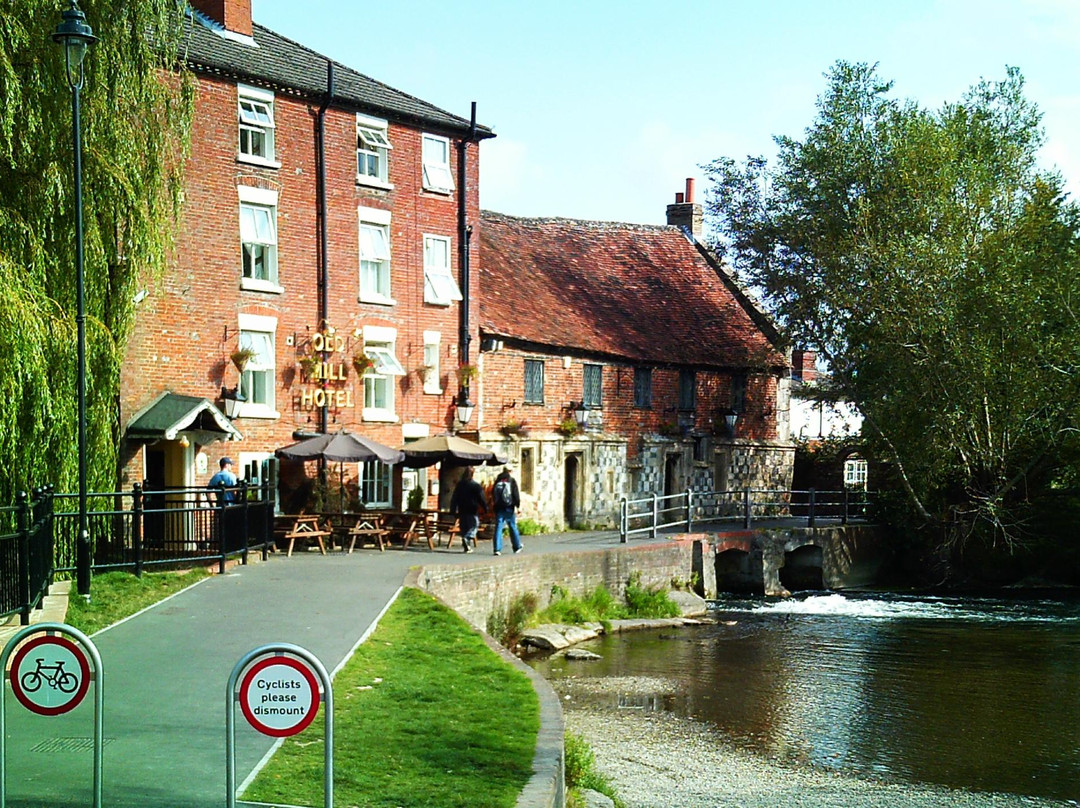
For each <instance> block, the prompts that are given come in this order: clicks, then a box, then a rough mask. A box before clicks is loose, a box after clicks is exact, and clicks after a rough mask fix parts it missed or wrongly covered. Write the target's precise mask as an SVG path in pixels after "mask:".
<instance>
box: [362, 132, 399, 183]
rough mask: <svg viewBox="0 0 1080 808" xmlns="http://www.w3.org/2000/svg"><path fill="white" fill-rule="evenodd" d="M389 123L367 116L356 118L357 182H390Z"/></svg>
mask: <svg viewBox="0 0 1080 808" xmlns="http://www.w3.org/2000/svg"><path fill="white" fill-rule="evenodd" d="M388 131H389V130H388V127H387V123H386V121H384V120H380V119H379V118H369V117H367V116H366V115H357V116H356V181H357V182H359V183H362V184H365V185H386V184H388V183H389V181H390V179H389V178H390V149H392V148H393V146H391V145H390V140H389V138H388V137H387V134H388Z"/></svg>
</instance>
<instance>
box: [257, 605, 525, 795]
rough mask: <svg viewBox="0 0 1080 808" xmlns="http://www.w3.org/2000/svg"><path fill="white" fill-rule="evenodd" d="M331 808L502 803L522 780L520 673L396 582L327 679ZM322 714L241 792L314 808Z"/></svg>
mask: <svg viewBox="0 0 1080 808" xmlns="http://www.w3.org/2000/svg"><path fill="white" fill-rule="evenodd" d="M334 711H335V712H334V758H335V760H336V761H337V765H336V766H335V768H334V792H335V804H337V805H363V806H365V808H399V807H400V808H420V807H421V806H431V805H437V806H441V807H442V808H475V806H479V805H483V806H491V808H512V806H514V805H515V803H516V802H517V799H518V796H519V795H520V794H521V791H522V789H523V788H524V787H525V784H526V783H527V782H528V781H529V778H530V777H531V776H532V760H533V755H534V754H535V750H536V737H537V733H538V731H539V728H540V707H539V703H538V701H537V697H536V693H535V691H534V690H533V688H532V684H531V683H530V682H529V680H528V678H527V677H526V676H525V675H524V674H522V673H520V672H519V671H517V670H516V669H514V668H513V667H512V666H510V665H508V664H507V663H506V662H505V661H504V660H503V659H501V658H500V657H499V656H498V655H497V654H495V653H494V652H493V651H492V650H491V649H490V648H488V647H487V645H486V644H485V643H484V641H483V638H481V637H480V635H479V634H478V633H477V632H475V631H474V630H473V629H472V628H471V627H470V626H469V625H468V624H466V623H465V622H464V621H463V620H462V619H461V618H460V617H458V616H457V615H456V614H454V613H453V612H452V611H450V610H449V609H447V608H445V607H443V606H441V605H440V604H439V603H438V602H436V601H435V599H434V598H432V597H431V596H429V595H427V594H425V593H423V592H420V591H419V590H416V589H405V590H404V591H402V593H401V595H400V596H399V597H398V599H397V600H396V601H394V603H393V605H392V606H391V607H390V608H389V610H387V612H386V614H385V615H384V616H383V617H382V619H381V620H380V621H379V625H378V627H377V628H376V629H375V632H374V633H373V634H372V635H371V637H370V638H368V640H367V641H366V642H364V643H363V644H362V645H361V646H360V647H359V648H357V649H356V652H355V653H354V654H353V656H352V657H351V658H350V659H349V661H348V662H346V664H345V666H344V667H343V668H342V669H341V670H340V671H339V672H338V674H337V675H336V676H335V678H334ZM322 732H323V722H322V719H321V717H320V718H319V719H317V720H316V721H315V722H314V723H313V724H312V725H311V727H309V728H308V729H306V730H305V731H304V732H303V733H301V734H300V735H297V736H295V737H294V738H289V739H286V740H285V742H284V744H283V745H282V747H281V748H280V749H279V750H278V751H277V752H276V753H275V755H274V758H273V760H272V761H270V764H269V765H268V766H266V767H265V768H264V769H263V770H262V771H261V772H260V773H259V775H258V776H257V777H256V778H255V781H254V783H253V784H252V785H251V786H250V788H248V789H247V792H246V793H245V794H244V799H245V800H247V801H255V802H264V803H269V804H276V805H322V804H323V788H322V780H323V765H322V764H323V752H324V749H323V744H322V743H321V742H320V741H321V739H322Z"/></svg>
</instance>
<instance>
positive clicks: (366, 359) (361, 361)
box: [352, 352, 375, 376]
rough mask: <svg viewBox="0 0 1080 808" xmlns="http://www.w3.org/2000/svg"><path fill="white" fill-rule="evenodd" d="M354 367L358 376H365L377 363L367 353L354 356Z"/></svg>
mask: <svg viewBox="0 0 1080 808" xmlns="http://www.w3.org/2000/svg"><path fill="white" fill-rule="evenodd" d="M352 366H353V370H355V371H356V375H357V376H363V375H364V374H365V373H367V372H368V371H369V370H371V369H372V368H373V367H375V362H374V360H372V358H371V357H370V356H368V355H367V354H366V353H363V352H361V353H358V354H353V358H352Z"/></svg>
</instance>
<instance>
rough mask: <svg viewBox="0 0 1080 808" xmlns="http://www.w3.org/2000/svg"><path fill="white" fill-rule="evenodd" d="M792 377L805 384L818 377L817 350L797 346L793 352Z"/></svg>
mask: <svg viewBox="0 0 1080 808" xmlns="http://www.w3.org/2000/svg"><path fill="white" fill-rule="evenodd" d="M791 378H793V379H795V380H797V381H801V382H802V383H803V384H809V383H810V382H812V381H814V379H816V378H817V351H806V350H803V349H801V348H797V349H795V350H794V351H792V352H791Z"/></svg>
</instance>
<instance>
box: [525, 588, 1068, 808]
mask: <svg viewBox="0 0 1080 808" xmlns="http://www.w3.org/2000/svg"><path fill="white" fill-rule="evenodd" d="M717 621H718V622H717V623H716V624H715V625H712V624H710V625H706V626H700V627H689V628H685V629H680V630H679V631H678V632H677V633H675V634H672V633H671V630H670V629H666V630H664V632H663V633H660V632H651V631H650V632H640V633H633V634H626V635H617V636H614V637H609V638H602V639H601V640H598V641H595V642H593V643H590V644H589V645H588V647H589V648H590V649H591V650H594V651H596V652H597V653H599V654H601V655H602V656H603V659H602V660H600V661H596V662H589V663H568V662H567V661H566V660H565V659H562V658H561V657H556V658H549V659H544V660H538V661H536V662H535V663H534V664H535V666H536V667H537V668H538V669H539V670H541V672H543V673H544V675H546V676H548V677H549V678H561V677H588V678H590V679H591V678H592V677H602V678H603V679H604V681H607V682H610V683H612V684H616V686H614V687H610V688H608V687H603V686H601V687H598V688H590V689H589V691H588V692H587V693H585V694H584V695H581V696H578V695H575V700H577V701H581V700H587V701H589V702H590V703H595V704H598V705H602V706H605V707H608V708H611V709H624V710H631V709H637V710H653V711H659V710H663V711H670V712H675V713H678V714H682V715H687V716H692V717H695V718H698V719H701V720H705V721H709V722H711V723H712V724H713V725H715V726H716V727H717V728H718V729H719V730H720V731H721V733H722V734H723V735H724V736H726V737H727V738H728V739H729V740H730V741H731V742H733V743H735V744H738V745H740V746H743V747H745V748H748V749H751V750H753V751H756V752H758V753H759V754H764V755H768V756H770V757H774V758H778V759H781V760H784V761H788V762H793V763H799V764H803V765H811V766H815V767H819V768H829V769H838V770H843V771H845V772H848V773H852V774H855V775H859V776H864V777H873V778H879V779H885V780H892V781H901V782H925V783H936V784H941V785H946V786H950V787H955V788H966V789H975V790H982V791H1001V792H1007V793H1014V794H1024V795H1031V796H1039V797H1050V798H1057V799H1075V798H1077V797H1078V796H1080V606H1078V605H1077V604H1075V603H1062V602H1056V601H1040V602H1035V603H1022V604H1017V603H1015V602H1008V601H991V600H957V599H946V598H935V599H919V600H915V599H904V598H891V599H882V598H852V597H845V596H841V595H827V596H814V597H810V598H807V599H806V600H802V601H795V600H792V601H785V602H783V603H779V604H762V603H760V602H728V603H725V604H722V611H720V612H718V613H717ZM612 677H634V679H633V681H634V682H636V683H639V687H638V688H637V689H633V690H626V689H624V688H622V683H621V681H619V682H618V683H616V682H615V681H614V680H613V679H612ZM638 677H647V678H645V679H644V680H643V679H641V678H638ZM642 681H644V682H646V683H648V684H647V687H646V688H645V692H643V691H642V690H641V688H640V683H641V682H642Z"/></svg>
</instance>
